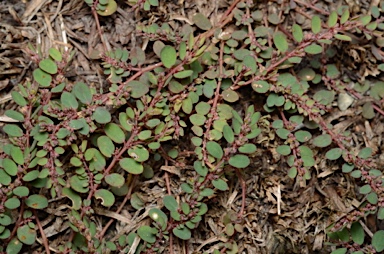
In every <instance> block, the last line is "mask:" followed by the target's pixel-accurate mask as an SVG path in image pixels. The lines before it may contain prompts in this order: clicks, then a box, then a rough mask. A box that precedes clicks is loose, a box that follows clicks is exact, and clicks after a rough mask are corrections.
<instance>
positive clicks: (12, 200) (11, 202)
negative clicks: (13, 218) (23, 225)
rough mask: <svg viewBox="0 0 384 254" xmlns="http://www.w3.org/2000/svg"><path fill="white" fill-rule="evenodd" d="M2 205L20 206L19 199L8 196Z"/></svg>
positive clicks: (13, 207)
mask: <svg viewBox="0 0 384 254" xmlns="http://www.w3.org/2000/svg"><path fill="white" fill-rule="evenodd" d="M4 206H5V207H6V208H8V209H16V208H18V207H19V206H20V200H19V199H18V198H15V197H13V198H9V199H7V201H5V202H4Z"/></svg>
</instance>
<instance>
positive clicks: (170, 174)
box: [0, 0, 384, 254]
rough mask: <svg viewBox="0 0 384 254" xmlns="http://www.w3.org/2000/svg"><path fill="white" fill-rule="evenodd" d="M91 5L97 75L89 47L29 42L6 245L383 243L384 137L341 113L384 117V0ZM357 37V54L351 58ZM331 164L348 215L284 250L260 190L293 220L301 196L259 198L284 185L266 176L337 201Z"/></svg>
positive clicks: (5, 157) (10, 157) (10, 130)
mask: <svg viewBox="0 0 384 254" xmlns="http://www.w3.org/2000/svg"><path fill="white" fill-rule="evenodd" d="M84 2H85V4H84V6H83V8H85V9H86V10H87V12H84V13H88V14H89V15H90V17H92V19H93V22H95V23H96V25H97V26H95V27H97V29H98V33H97V34H98V35H99V36H100V38H99V39H100V41H101V42H100V43H101V44H102V46H101V47H99V48H94V49H89V52H91V53H90V56H91V59H88V60H89V61H90V63H92V64H93V65H97V68H98V69H99V70H100V72H99V82H100V83H99V84H95V83H92V82H88V81H87V80H86V79H82V78H81V77H76V78H75V79H74V78H73V77H68V76H67V75H66V74H67V72H68V71H69V70H70V69H71V68H73V65H74V62H75V61H77V60H76V59H77V55H78V54H80V52H79V51H77V50H75V49H73V48H69V49H68V48H67V47H64V46H61V45H60V44H57V45H52V47H50V48H49V49H47V50H42V48H41V45H40V44H29V45H28V48H26V49H24V51H25V53H26V54H27V55H28V57H29V59H30V60H31V61H32V65H31V67H32V70H31V72H30V77H29V78H27V79H26V80H24V81H23V82H21V83H20V84H18V85H17V86H15V87H14V89H13V90H12V91H11V96H12V103H13V104H14V105H15V106H14V107H12V108H10V109H8V110H6V111H5V115H6V116H7V117H8V118H9V119H12V121H9V122H8V123H6V124H5V125H4V126H3V132H4V133H5V134H6V135H7V141H6V144H4V145H3V146H2V147H1V148H0V149H1V155H0V186H1V189H0V239H1V240H0V251H1V252H2V253H27V252H28V251H29V250H31V248H32V249H34V250H36V251H37V253H215V254H218V253H256V252H255V251H257V253H284V252H287V253H309V252H311V251H312V250H313V249H314V250H316V245H317V246H318V245H319V242H316V241H320V246H322V248H323V249H324V250H326V252H325V253H331V252H332V253H333V254H344V253H354V254H360V253H380V252H382V251H383V250H384V240H383V239H384V228H382V227H381V228H380V226H379V224H380V223H381V222H382V220H383V219H384V195H383V193H384V184H383V173H382V172H383V168H382V165H383V164H382V163H381V164H380V163H378V158H379V156H380V153H381V148H380V147H374V146H369V145H361V143H358V140H362V139H364V140H365V141H366V142H365V144H369V140H368V141H367V139H369V137H365V136H364V137H363V138H361V135H365V134H364V133H355V132H354V129H352V128H350V126H351V125H353V122H349V123H348V124H343V125H340V123H342V122H343V119H345V118H346V117H347V116H348V115H347V114H346V113H345V112H347V111H348V110H349V109H348V108H350V107H354V109H355V110H354V111H353V116H354V117H356V116H357V115H359V117H360V118H359V119H360V121H362V122H363V125H364V123H368V125H369V122H371V121H375V123H376V124H378V125H380V124H382V121H383V115H384V111H383V110H382V106H383V102H384V82H383V81H380V79H379V78H378V77H381V79H382V75H381V71H383V70H384V64H383V63H382V61H383V58H384V53H383V47H384V40H383V31H384V22H383V20H384V16H383V15H382V13H383V11H384V1H381V2H380V3H376V4H372V5H370V6H369V7H367V8H368V9H367V10H366V11H365V12H356V11H354V10H353V9H352V8H350V6H348V5H347V4H346V5H342V4H332V5H317V4H316V5H315V4H312V3H311V1H299V0H293V1H289V2H288V1H269V2H268V1H241V0H235V1H229V3H228V4H226V3H222V5H223V6H221V5H220V8H219V7H217V8H218V10H216V12H217V11H218V12H219V13H220V15H217V13H216V15H213V14H212V15H213V16H209V15H206V13H204V12H202V11H199V9H200V10H201V8H195V9H194V13H192V14H191V16H190V18H186V17H184V18H180V17H179V16H174V17H172V16H171V17H170V16H169V15H168V14H165V13H164V10H165V9H166V8H169V7H167V5H166V4H165V3H161V2H163V1H157V0H129V1H127V3H122V2H120V1H115V0H85V1H84ZM164 2H166V3H168V1H164ZM170 2H171V1H170ZM181 2H183V1H181ZM196 2H198V1H196ZM312 2H313V1H312ZM314 2H316V1H314ZM317 2H321V1H317ZM377 2H378V1H377ZM169 4H171V3H169ZM207 4H208V5H210V4H212V5H213V2H212V3H210V2H209V3H207ZM319 6H320V7H321V6H323V7H324V6H326V7H327V8H324V9H322V8H320V7H319ZM119 8H120V12H119ZM164 8H165V9H164ZM122 9H124V10H125V11H124V12H125V13H130V15H132V17H135V18H137V19H140V17H148V22H147V21H145V22H137V23H135V24H134V26H135V27H134V31H133V37H134V38H135V40H134V41H135V43H134V42H131V43H129V44H128V46H127V45H125V46H122V45H121V46H119V44H118V43H113V46H111V45H110V44H109V43H108V42H107V41H106V40H105V38H106V37H104V36H105V33H107V32H108V31H106V30H105V29H104V27H110V24H112V23H113V20H114V19H113V18H114V17H115V16H117V15H120V14H121V13H124V12H123V11H121V10H122ZM119 13H120V14H119ZM213 13H215V11H213ZM159 15H160V16H159ZM119 17H120V18H122V17H126V16H124V15H123V14H122V15H120V16H119ZM149 17H153V19H149ZM214 17H215V18H216V19H215V18H214ZM174 19H176V21H175V20H174ZM149 20H150V21H149ZM348 49H350V50H352V49H353V50H354V51H353V52H354V53H353V54H352V53H351V55H352V57H354V60H352V61H356V64H355V65H354V64H353V63H351V64H350V66H347V63H348V62H350V61H347V60H343V59H347V58H348V57H351V56H348V54H347V53H346V50H348ZM359 54H364V57H365V58H366V59H360V60H358V59H359V57H362V56H359ZM343 57H344V58H343ZM88 60H87V61H88ZM357 61H361V62H362V63H361V62H357ZM363 61H366V62H363ZM358 65H364V66H365V67H364V68H366V70H365V71H364V73H360V72H359V69H358V68H360V67H358ZM351 68H352V69H351ZM361 68H363V67H361ZM351 72H354V75H352V74H351ZM375 76H376V78H375ZM349 116H350V115H349ZM340 117H341V118H340ZM343 117H344V118H343ZM355 130H356V129H355ZM359 138H360V139H359ZM267 158H268V159H267ZM262 161H264V162H265V163H264V164H263V163H262ZM272 164H275V165H278V166H277V167H278V168H280V171H279V172H284V173H283V174H274V173H273V172H272V171H268V170H270V169H267V168H268V167H269V166H270V165H272ZM380 165H381V166H380ZM276 172H277V171H276ZM272 175H273V177H272ZM332 175H334V176H337V179H341V178H343V179H344V178H345V179H349V180H350V182H351V183H352V184H353V186H352V187H351V186H349V188H350V189H349V190H348V191H352V192H353V193H355V191H356V193H355V195H356V196H355V197H351V199H350V201H352V200H353V202H349V200H343V201H342V203H343V205H344V206H346V205H348V207H344V208H345V210H341V209H339V210H333V211H332V212H330V214H331V213H333V215H336V216H333V215H330V216H329V218H326V222H327V223H324V224H321V225H319V226H318V227H317V226H316V229H314V228H309V226H308V229H305V230H304V229H295V230H297V231H300V230H302V231H300V232H301V233H302V234H301V235H300V236H296V238H293V237H292V238H291V239H290V240H287V242H290V243H289V244H288V243H287V244H286V245H283V246H282V244H281V243H280V246H277V245H279V244H277V243H276V242H279V241H278V240H276V239H278V233H279V232H281V231H282V230H281V229H280V230H276V231H275V233H273V236H272V235H270V236H268V237H267V236H266V235H264V236H263V231H260V232H257V229H256V228H258V229H261V230H263V225H262V224H263V223H266V221H267V220H268V219H266V220H264V221H263V220H261V219H260V220H259V221H257V216H260V217H259V218H262V216H264V215H262V214H263V213H264V214H265V213H268V212H269V209H272V208H270V207H268V208H265V210H263V209H264V208H262V207H261V206H260V207H259V208H257V209H256V208H255V205H254V203H252V202H256V201H252V200H259V201H260V200H261V199H263V200H267V199H268V200H269V201H271V200H278V202H277V204H278V211H276V212H275V215H276V216H277V217H273V219H271V220H276V221H275V222H278V224H279V225H286V230H288V228H290V227H294V226H292V225H290V224H289V223H290V222H288V219H287V220H284V218H285V217H284V216H290V215H288V214H289V209H288V208H287V207H286V204H284V203H282V202H281V200H282V199H285V198H286V199H288V198H287V197H283V196H281V195H280V196H278V195H277V194H276V193H281V192H279V191H280V189H279V191H277V192H274V193H272V194H271V193H269V194H266V195H267V196H268V195H269V196H268V197H266V196H265V195H264V196H263V197H261V196H260V197H258V196H257V195H258V194H257V193H260V192H259V190H257V189H260V188H269V187H270V186H268V184H264V185H260V186H258V187H255V186H257V184H258V182H261V181H262V179H266V178H268V177H271V178H270V179H271V180H269V184H270V185H273V184H274V183H277V182H282V181H283V182H284V184H283V185H285V188H288V187H287V186H288V185H290V186H294V187H292V189H291V192H292V193H291V194H289V195H290V198H292V197H293V196H294V195H296V194H295V192H297V193H300V195H301V196H302V197H303V198H311V194H310V192H308V191H304V190H308V189H312V190H313V191H319V192H322V193H325V194H324V195H325V196H326V197H327V198H328V199H331V200H334V199H332V198H333V197H332V194H331V192H327V191H326V190H322V188H321V186H319V184H318V182H319V181H320V180H319V179H321V178H325V177H332ZM277 179H280V180H277ZM283 179H284V180H283ZM251 183H252V184H251ZM251 186H252V187H251ZM276 186H277V185H276ZM278 186H279V188H280V185H278ZM315 186H316V188H315ZM342 186H346V185H343V184H340V188H342ZM283 187H284V186H283ZM309 187H310V188H309ZM339 191H340V192H343V191H344V192H346V191H347V190H339ZM285 193H287V192H285ZM298 195H299V194H298ZM305 196H306V197H305ZM323 198H324V197H323ZM305 200H307V201H308V200H309V199H305ZM307 201H305V202H307ZM265 202H266V201H265ZM305 202H304V203H303V204H302V206H301V208H298V211H299V213H298V214H296V215H295V217H296V218H297V217H300V216H305V215H303V214H305V213H306V211H307V210H306V204H305ZM222 204H227V205H226V206H223V205H222ZM292 206H295V205H294V204H292ZM339 207H340V206H339ZM251 209H253V210H252V211H251ZM318 209H328V208H323V207H322V208H320V207H319V208H318ZM330 209H331V208H330ZM219 210H220V211H219ZM295 212H297V211H295ZM251 216H253V217H252V218H253V220H254V221H255V220H256V222H253V223H250V220H251V219H250V218H251ZM255 216H256V217H255ZM278 216H281V217H278ZM47 217H53V218H57V219H56V220H53V221H56V222H52V219H51V220H50V222H51V223H56V224H55V225H56V226H55V229H50V225H49V224H47V223H45V220H46V218H47ZM271 218H272V217H271ZM368 219H369V220H373V221H375V223H374V227H369V224H368V222H367V220H368ZM319 220H320V219H319ZM324 220H325V218H324ZM271 222H272V221H271ZM258 223H259V225H258ZM284 223H285V224H284ZM308 223H309V222H308ZM367 225H368V226H367ZM311 227H313V226H311ZM291 229H292V228H291ZM264 230H267V228H265V229H264ZM309 231H311V232H312V233H313V232H315V233H314V234H312V236H311V237H309V236H308V235H306V234H307V232H309ZM255 232H256V233H255ZM249 234H251V235H252V237H251V238H248V240H246V237H247V236H246V235H249ZM316 234H318V235H321V234H322V237H321V238H319V239H318V238H317V236H316ZM297 235H298V234H297ZM248 237H249V236H248ZM58 239H59V240H58ZM249 239H251V240H249ZM258 239H264V240H265V242H262V243H261V242H260V240H258ZM315 240H316V241H315ZM258 241H259V242H258ZM294 241H296V243H294ZM280 242H281V241H280ZM271 244H275V245H276V246H277V247H276V246H275V247H273V246H272V247H271ZM300 246H306V247H305V248H308V249H307V251H309V252H301V250H300V248H302V247H300ZM308 246H309V247H308ZM312 246H315V247H312ZM252 248H253V249H252ZM303 248H304V247H303ZM247 251H249V252H247ZM252 251H253V252H252ZM268 251H269V252H268Z"/></svg>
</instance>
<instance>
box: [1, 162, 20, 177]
mask: <svg viewBox="0 0 384 254" xmlns="http://www.w3.org/2000/svg"><path fill="white" fill-rule="evenodd" d="M3 168H4V170H5V172H7V174H8V175H10V176H16V175H17V171H18V170H17V165H16V163H15V162H14V161H13V160H11V159H8V158H4V159H3Z"/></svg>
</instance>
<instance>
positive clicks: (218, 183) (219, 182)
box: [212, 178, 229, 191]
mask: <svg viewBox="0 0 384 254" xmlns="http://www.w3.org/2000/svg"><path fill="white" fill-rule="evenodd" d="M212 184H213V186H215V188H217V189H218V190H221V191H226V190H228V189H229V187H228V184H227V182H226V181H224V180H223V179H220V178H219V179H216V180H213V181H212Z"/></svg>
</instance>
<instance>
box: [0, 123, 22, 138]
mask: <svg viewBox="0 0 384 254" xmlns="http://www.w3.org/2000/svg"><path fill="white" fill-rule="evenodd" d="M3 131H4V132H5V133H7V134H8V136H10V137H21V136H23V134H24V133H23V130H22V129H20V127H19V126H17V125H16V124H6V125H5V126H4V127H3Z"/></svg>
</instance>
